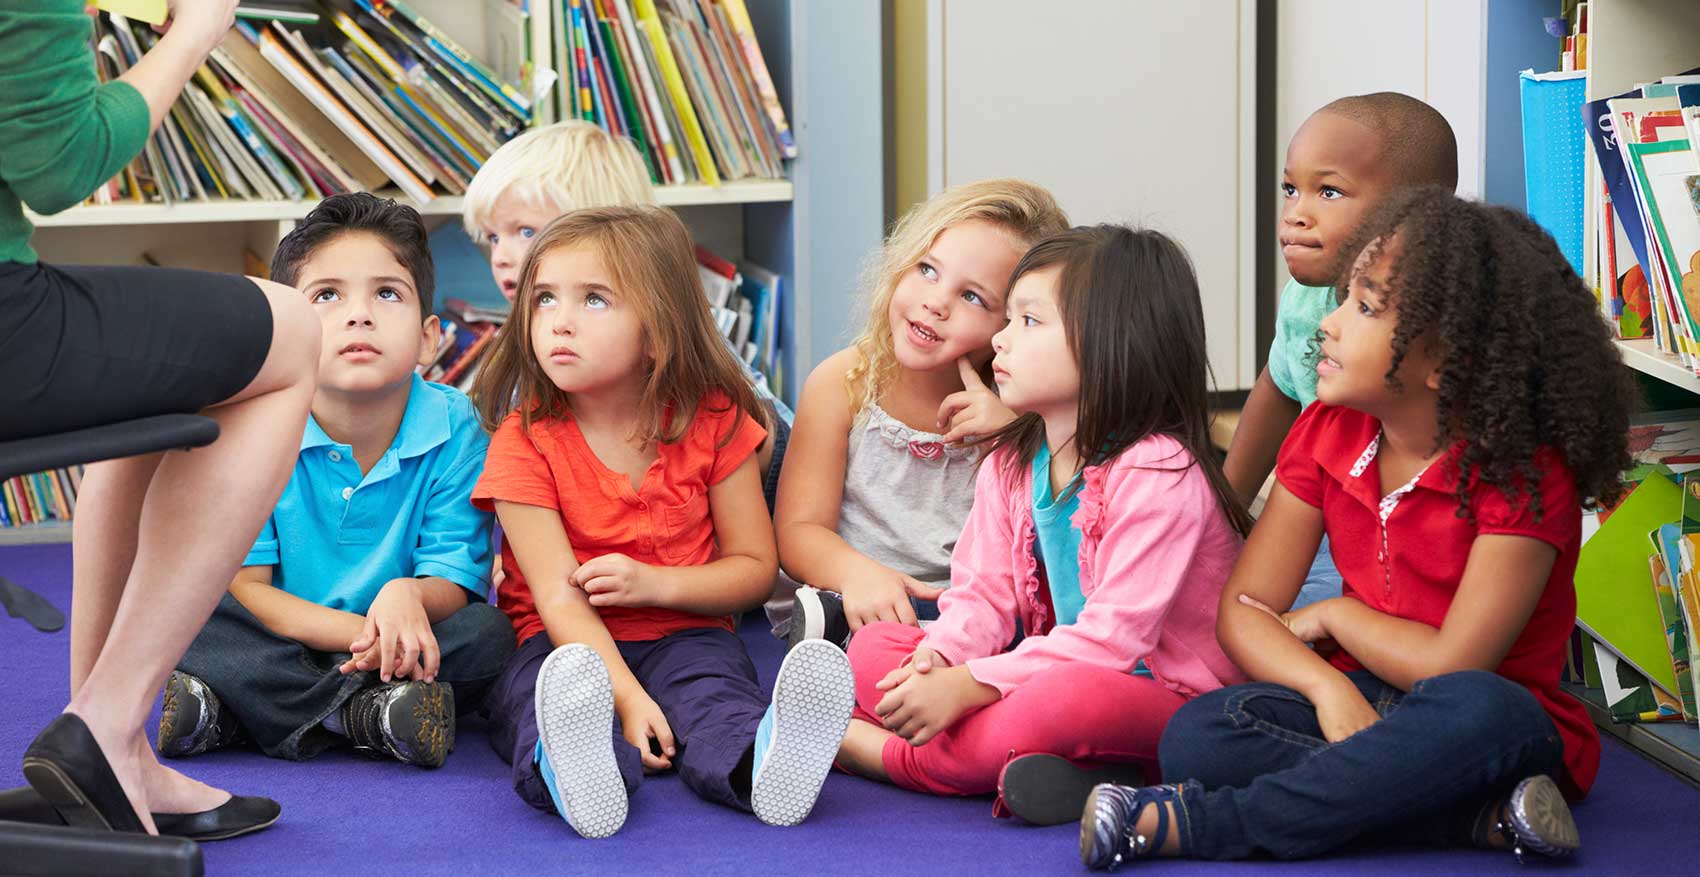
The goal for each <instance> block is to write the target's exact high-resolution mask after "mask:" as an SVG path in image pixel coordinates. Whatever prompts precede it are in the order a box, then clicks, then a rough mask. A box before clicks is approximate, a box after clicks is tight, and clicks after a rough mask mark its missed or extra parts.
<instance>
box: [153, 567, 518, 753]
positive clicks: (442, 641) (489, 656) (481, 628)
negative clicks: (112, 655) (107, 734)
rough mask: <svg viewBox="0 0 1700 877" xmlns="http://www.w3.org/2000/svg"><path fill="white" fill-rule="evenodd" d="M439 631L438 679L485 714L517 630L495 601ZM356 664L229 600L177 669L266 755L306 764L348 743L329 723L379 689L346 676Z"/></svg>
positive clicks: (460, 703)
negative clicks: (352, 701)
mask: <svg viewBox="0 0 1700 877" xmlns="http://www.w3.org/2000/svg"><path fill="white" fill-rule="evenodd" d="M431 633H432V635H434V636H435V637H436V638H437V648H438V650H439V651H440V652H441V654H442V664H441V667H440V669H439V670H438V671H437V679H438V681H440V682H447V683H449V684H450V685H452V686H453V687H454V693H455V709H456V710H457V711H458V712H461V713H468V712H472V711H474V710H478V709H480V708H481V707H482V705H483V703H484V695H485V693H486V692H487V691H489V689H490V686H491V685H492V684H493V683H494V682H495V681H496V677H497V676H498V675H500V673H501V672H502V662H503V661H505V660H507V657H508V655H510V654H512V653H513V650H514V628H513V624H511V623H510V622H509V621H508V617H507V616H506V615H504V614H502V610H500V609H497V608H496V607H494V606H491V605H490V604H488V603H468V604H466V607H465V608H463V609H461V610H460V611H458V612H456V613H455V614H453V615H450V616H449V617H448V618H445V619H443V620H442V621H439V622H437V623H436V624H433V625H431ZM348 658H349V655H348V653H347V652H343V653H341V654H334V653H329V652H321V651H318V650H316V649H311V648H308V647H307V646H304V645H302V644H301V643H299V642H296V641H295V640H292V639H290V638H289V637H286V636H280V635H278V634H276V633H273V632H272V631H271V630H269V629H267V628H266V626H265V625H264V624H261V623H260V620H259V619H258V618H255V617H254V615H253V613H251V612H249V611H248V610H247V609H246V608H245V607H243V605H242V604H241V603H239V602H237V601H236V598H235V597H232V596H230V595H229V594H225V595H224V597H223V598H222V599H221V600H219V603H218V608H217V609H215V610H213V614H212V617H211V618H209V619H207V625H206V627H203V628H201V632H200V634H198V635H197V636H196V637H195V641H194V642H192V643H190V644H189V651H188V652H186V653H185V654H184V655H183V660H181V661H179V662H177V669H179V670H182V671H183V672H185V673H188V674H189V675H191V676H195V677H198V678H199V679H200V680H201V681H203V682H205V683H206V684H207V685H208V686H209V687H211V688H212V690H213V693H214V694H217V695H218V699H219V702H220V703H222V704H223V705H224V706H225V707H226V708H227V709H229V710H230V711H231V712H232V713H233V714H234V715H235V716H236V718H237V720H238V721H240V722H241V723H242V727H243V729H245V730H246V731H247V732H248V734H249V735H250V736H252V737H253V738H254V743H255V744H256V745H258V746H259V747H260V751H262V752H264V753H265V754H267V755H270V756H272V757H273V758H287V759H290V760H293V761H300V760H302V759H307V758H312V757H313V756H315V755H318V754H319V753H320V752H322V751H324V750H325V749H326V748H328V747H330V746H332V745H336V744H338V743H340V742H342V741H343V740H344V738H342V737H340V736H338V735H336V734H332V733H331V732H330V731H327V730H325V727H324V724H323V722H324V721H325V718H326V717H327V716H329V715H330V714H331V713H333V712H336V710H337V709H338V708H339V707H341V706H342V705H343V703H345V702H347V700H348V699H349V698H350V697H353V696H354V693H355V692H357V691H359V690H360V689H362V688H365V687H367V686H369V685H376V684H378V683H379V679H378V674H376V673H370V672H365V673H349V674H347V675H344V674H343V673H342V672H341V671H339V670H338V665H340V664H341V663H342V662H344V661H346V660H348Z"/></svg>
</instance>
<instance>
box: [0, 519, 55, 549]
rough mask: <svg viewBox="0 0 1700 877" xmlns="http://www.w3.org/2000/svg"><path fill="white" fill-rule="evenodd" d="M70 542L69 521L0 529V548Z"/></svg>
mask: <svg viewBox="0 0 1700 877" xmlns="http://www.w3.org/2000/svg"><path fill="white" fill-rule="evenodd" d="M69 541H71V522H70V521H45V522H42V523H39V524H25V525H23V526H21V527H0V546H4V545H46V544H51V543H58V542H69Z"/></svg>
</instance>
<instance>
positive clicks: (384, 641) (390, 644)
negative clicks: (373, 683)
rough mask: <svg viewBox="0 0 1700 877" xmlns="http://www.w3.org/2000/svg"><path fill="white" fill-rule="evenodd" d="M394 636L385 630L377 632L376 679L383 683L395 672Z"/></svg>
mask: <svg viewBox="0 0 1700 877" xmlns="http://www.w3.org/2000/svg"><path fill="white" fill-rule="evenodd" d="M395 652H396V642H395V634H394V633H391V632H390V631H387V630H379V632H378V678H379V679H382V680H384V681H385V682H388V681H390V676H392V675H393V674H394V672H395V659H396V653H395Z"/></svg>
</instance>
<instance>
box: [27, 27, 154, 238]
mask: <svg viewBox="0 0 1700 877" xmlns="http://www.w3.org/2000/svg"><path fill="white" fill-rule="evenodd" d="M92 34H93V21H92V20H91V19H90V18H89V17H88V15H87V14H85V13H84V12H83V2H82V0H0V258H4V259H10V260H13V261H31V260H33V253H32V252H31V251H30V248H29V237H30V232H31V226H30V224H29V222H28V221H27V220H25V219H24V217H23V211H22V210H21V209H20V208H19V205H20V202H21V203H22V204H27V205H28V206H29V207H30V209H32V210H34V211H36V212H37V213H43V214H47V213H57V212H59V211H60V210H64V209H65V208H67V207H71V206H74V205H76V204H77V203H79V202H81V201H82V200H83V199H84V198H87V197H88V196H89V194H90V193H92V192H93V191H94V190H95V189H96V188H97V187H99V186H100V184H102V183H104V182H106V181H107V180H109V179H111V178H112V176H113V175H114V174H116V173H117V172H118V171H120V170H122V169H123V167H124V165H126V164H128V163H129V162H130V160H131V159H133V158H135V157H136V154H137V153H139V152H141V150H142V146H143V145H144V144H145V143H146V142H147V137H148V133H149V131H150V128H151V125H150V123H149V119H148V105H147V102H146V101H145V100H143V99H142V95H141V92H138V91H137V90H136V89H135V88H134V87H132V86H131V85H129V84H128V83H124V82H116V81H114V82H107V83H101V82H100V81H99V80H98V78H97V77H96V76H95V66H94V64H95V58H94V52H93V50H92V49H91V47H90V43H89V40H90V37H91V35H92Z"/></svg>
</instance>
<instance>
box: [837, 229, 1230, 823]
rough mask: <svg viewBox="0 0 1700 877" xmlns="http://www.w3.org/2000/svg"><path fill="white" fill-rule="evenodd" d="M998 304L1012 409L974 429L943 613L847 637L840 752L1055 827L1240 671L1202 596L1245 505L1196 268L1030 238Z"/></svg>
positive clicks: (1080, 243)
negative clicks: (851, 710) (1218, 428)
mask: <svg viewBox="0 0 1700 877" xmlns="http://www.w3.org/2000/svg"><path fill="white" fill-rule="evenodd" d="M1007 309H1008V314H1009V318H1010V322H1009V326H1008V327H1007V328H1005V329H1004V330H1003V331H1001V332H999V333H998V334H997V336H996V337H994V338H993V340H992V346H993V349H994V350H995V351H996V354H997V355H996V358H995V359H993V361H992V364H993V375H994V377H995V378H996V380H997V384H998V389H999V393H1000V395H1001V398H1002V401H1003V402H1004V404H1006V405H1008V406H1009V407H1010V408H1011V409H1013V410H1015V411H1017V412H1020V413H1021V415H1022V416H1021V417H1020V418H1019V419H1017V420H1016V421H1015V422H1014V423H1012V424H1010V425H1009V426H1008V427H1006V428H1005V429H1003V430H1002V431H1000V432H998V433H996V434H995V435H993V436H991V437H990V439H989V442H990V445H991V452H990V454H989V455H988V457H987V461H986V464H985V465H984V466H982V468H981V469H980V472H979V475H978V478H977V480H976V484H975V492H974V507H973V511H972V512H971V513H970V515H969V518H968V523H967V526H966V527H965V529H964V530H963V533H962V537H961V539H960V540H959V541H958V542H957V544H956V549H955V552H954V553H953V554H952V556H951V586H950V588H949V589H948V590H947V591H945V593H944V596H943V597H942V598H940V600H939V619H938V620H937V621H935V622H933V623H932V624H931V625H930V626H928V627H927V628H926V629H924V630H923V629H919V628H915V627H910V626H907V625H901V624H894V623H889V622H879V623H874V624H870V625H867V626H865V627H863V628H862V629H861V630H860V631H858V632H857V634H856V635H855V637H854V638H853V639H852V640H851V641H850V649H849V653H850V662H851V666H852V668H853V669H854V671H855V677H856V711H855V714H854V718H853V719H852V720H851V722H850V728H849V730H848V731H846V733H845V737H844V742H843V744H842V746H841V747H840V750H839V763H840V764H841V765H843V766H845V767H847V768H849V769H850V770H852V771H854V772H855V773H858V774H861V775H863V776H867V777H871V778H874V779H880V780H885V781H888V782H892V783H895V784H897V785H899V786H903V787H905V788H909V789H915V790H918V791H926V792H931V793H933V794H939V795H976V794H985V793H988V792H991V791H993V790H998V791H1000V793H1002V794H1000V797H999V806H998V807H995V808H994V812H999V813H1001V812H1003V810H1004V808H1005V807H1007V809H1009V810H1011V811H1013V812H1015V813H1016V814H1017V815H1019V816H1022V817H1023V818H1025V819H1027V820H1028V821H1031V822H1038V823H1042V824H1054V823H1059V822H1065V821H1072V820H1074V819H1077V818H1079V813H1080V808H1081V806H1082V804H1083V802H1084V801H1085V800H1086V795H1087V793H1088V792H1089V791H1090V790H1091V787H1092V784H1093V783H1094V782H1096V781H1099V780H1102V779H1104V778H1106V777H1108V776H1127V775H1129V774H1131V773H1137V772H1140V771H1145V772H1148V774H1147V775H1148V776H1154V775H1155V772H1156V759H1157V742H1158V740H1159V738H1160V737H1161V736H1162V733H1163V728H1164V726H1165V725H1166V724H1167V723H1168V720H1169V716H1170V715H1172V714H1173V713H1174V712H1175V710H1177V709H1179V708H1180V706H1181V705H1182V704H1183V703H1185V702H1186V700H1187V699H1188V698H1190V697H1193V696H1195V695H1198V694H1201V693H1204V692H1207V691H1212V690H1215V689H1217V688H1219V687H1221V686H1222V685H1224V684H1226V683H1231V682H1236V681H1239V679H1240V678H1241V677H1240V673H1239V671H1238V670H1237V669H1235V667H1234V665H1233V663H1232V662H1231V661H1229V660H1228V658H1227V657H1226V656H1225V655H1224V654H1223V653H1222V650H1221V649H1220V648H1219V647H1218V646H1217V644H1216V634H1215V625H1216V602H1217V598H1218V597H1219V596H1220V594H1221V591H1222V586H1223V584H1224V583H1225V582H1226V581H1227V578H1228V572H1229V571H1230V570H1231V569H1232V567H1233V565H1234V560H1235V557H1236V556H1237V555H1238V553H1239V549H1240V544H1241V538H1242V536H1243V535H1244V533H1245V532H1246V530H1247V529H1249V526H1250V518H1249V517H1248V516H1247V514H1246V512H1245V510H1244V509H1243V508H1242V507H1241V506H1240V505H1239V502H1238V500H1237V499H1236V497H1235V495H1234V493H1233V490H1232V489H1231V488H1230V487H1229V485H1228V482H1227V480H1226V479H1225V478H1224V477H1223V475H1222V471H1221V468H1220V466H1219V465H1218V464H1217V463H1216V459H1215V457H1214V456H1213V455H1212V453H1211V450H1210V445H1209V436H1208V425H1209V417H1208V414H1207V412H1206V406H1205V391H1206V380H1207V372H1208V364H1207V362H1206V356H1205V345H1204V316H1203V312H1202V308H1201V306H1200V303H1199V295H1198V281H1197V279H1196V277H1195V276H1194V274H1193V271H1192V266H1191V264H1190V262H1189V261H1188V260H1187V257H1186V254H1185V253H1184V252H1183V251H1182V250H1181V248H1180V247H1179V246H1178V245H1177V244H1176V243H1175V242H1174V241H1172V240H1170V239H1169V238H1167V237H1165V236H1164V235H1162V234H1159V233H1157V232H1153V231H1134V230H1131V229H1128V228H1125V227H1122V226H1114V225H1100V226H1096V227H1093V228H1077V229H1074V230H1072V231H1069V232H1065V233H1063V234H1060V235H1056V236H1053V237H1051V238H1048V239H1046V240H1044V241H1042V242H1040V243H1039V244H1038V245H1036V246H1034V247H1033V249H1032V250H1031V251H1029V252H1028V253H1027V255H1026V256H1024V257H1023V258H1022V260H1021V262H1020V263H1019V264H1018V265H1017V266H1016V268H1015V272H1014V274H1013V275H1012V279H1011V288H1010V293H1009V297H1008V304H1007ZM1023 756H1031V757H1023ZM1018 790H1019V792H1020V793H1019V794H1018V793H1017V791H1018Z"/></svg>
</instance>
